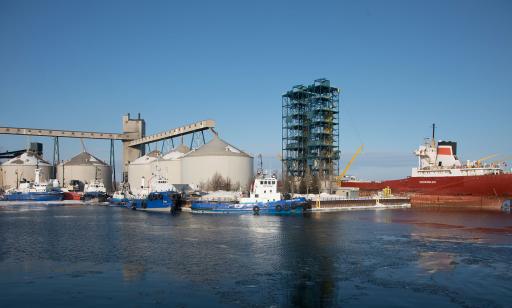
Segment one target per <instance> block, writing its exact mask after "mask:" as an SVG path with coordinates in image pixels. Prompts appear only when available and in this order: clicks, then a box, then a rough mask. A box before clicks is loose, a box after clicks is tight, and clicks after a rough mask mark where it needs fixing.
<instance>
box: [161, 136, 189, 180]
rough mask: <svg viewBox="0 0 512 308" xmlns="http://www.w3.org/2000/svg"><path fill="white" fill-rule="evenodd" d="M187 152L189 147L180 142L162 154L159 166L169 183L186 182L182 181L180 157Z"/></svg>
mask: <svg viewBox="0 0 512 308" xmlns="http://www.w3.org/2000/svg"><path fill="white" fill-rule="evenodd" d="M188 152H190V148H189V147H188V146H186V145H184V144H180V145H179V146H177V147H176V148H174V149H172V150H171V151H169V152H168V153H167V154H165V155H163V156H162V160H161V161H160V162H159V168H160V170H161V171H162V172H163V173H164V174H165V175H166V178H167V180H168V181H169V183H172V184H187V183H183V181H182V175H181V173H182V169H181V158H182V157H183V156H184V155H185V154H187V153H188Z"/></svg>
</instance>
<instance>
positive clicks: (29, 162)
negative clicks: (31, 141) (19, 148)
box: [0, 152, 53, 190]
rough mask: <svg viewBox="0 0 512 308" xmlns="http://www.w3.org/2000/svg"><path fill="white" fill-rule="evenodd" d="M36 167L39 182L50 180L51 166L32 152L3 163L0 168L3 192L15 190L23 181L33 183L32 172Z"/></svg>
mask: <svg viewBox="0 0 512 308" xmlns="http://www.w3.org/2000/svg"><path fill="white" fill-rule="evenodd" d="M37 167H39V169H41V181H47V180H48V179H50V178H51V176H52V174H53V167H52V165H51V164H50V163H48V162H47V161H45V160H43V159H42V158H41V157H40V156H39V155H37V154H34V153H32V152H25V153H23V154H21V155H20V156H17V157H15V158H12V159H9V160H8V161H6V162H4V163H3V164H2V165H1V167H0V172H1V173H2V177H3V183H2V185H3V188H4V189H5V190H7V189H9V188H17V187H18V185H19V183H20V181H21V180H23V179H25V180H27V181H33V180H34V174H35V172H34V170H35V169H36V168H37Z"/></svg>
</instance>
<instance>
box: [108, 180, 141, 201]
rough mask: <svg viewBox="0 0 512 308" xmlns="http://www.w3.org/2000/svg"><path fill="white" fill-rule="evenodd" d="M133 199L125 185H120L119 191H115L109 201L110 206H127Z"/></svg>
mask: <svg viewBox="0 0 512 308" xmlns="http://www.w3.org/2000/svg"><path fill="white" fill-rule="evenodd" d="M134 198H135V197H134V196H133V195H132V193H131V192H130V189H129V187H128V184H127V183H122V184H121V190H118V191H115V192H114V194H113V195H112V198H110V199H109V203H110V206H128V205H130V203H131V201H132V200H133V199H134Z"/></svg>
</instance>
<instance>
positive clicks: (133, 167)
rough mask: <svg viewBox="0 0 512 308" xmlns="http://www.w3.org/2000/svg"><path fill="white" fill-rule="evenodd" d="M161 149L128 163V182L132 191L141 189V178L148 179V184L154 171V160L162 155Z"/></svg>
mask: <svg viewBox="0 0 512 308" xmlns="http://www.w3.org/2000/svg"><path fill="white" fill-rule="evenodd" d="M160 155H161V154H160V152H159V151H156V150H155V151H152V152H150V153H148V154H146V155H144V156H141V157H139V158H137V159H136V160H134V161H132V162H131V163H130V164H129V165H128V184H129V185H130V189H131V190H132V192H137V191H138V190H140V186H141V179H142V177H144V178H145V179H146V185H147V183H148V180H149V179H150V178H151V175H152V174H153V173H154V165H153V162H154V161H156V160H157V159H158V158H159V157H160Z"/></svg>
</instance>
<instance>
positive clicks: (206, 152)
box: [181, 136, 254, 189]
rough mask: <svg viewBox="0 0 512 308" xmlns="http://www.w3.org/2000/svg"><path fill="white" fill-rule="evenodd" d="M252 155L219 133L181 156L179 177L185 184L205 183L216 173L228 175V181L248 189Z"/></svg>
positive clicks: (252, 172) (225, 176) (251, 171)
mask: <svg viewBox="0 0 512 308" xmlns="http://www.w3.org/2000/svg"><path fill="white" fill-rule="evenodd" d="M253 160H254V159H253V157H252V156H250V155H249V154H247V153H244V152H243V151H241V150H239V149H237V148H236V147H234V146H232V145H230V144H229V143H227V142H225V141H224V140H222V139H220V138H219V137H218V136H214V137H213V139H212V140H211V141H210V142H208V143H207V144H205V145H203V146H202V147H200V148H198V149H197V150H194V151H191V152H189V153H187V154H186V155H185V156H183V158H181V180H182V182H183V183H184V184H190V185H198V186H200V185H201V184H205V183H207V182H208V181H210V179H212V177H213V176H214V174H215V173H218V174H219V175H221V176H222V177H224V178H229V179H230V181H231V184H232V185H233V186H236V185H237V184H240V186H241V187H242V189H248V188H249V186H250V184H251V183H250V182H251V180H252V178H253V175H254V171H253Z"/></svg>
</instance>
